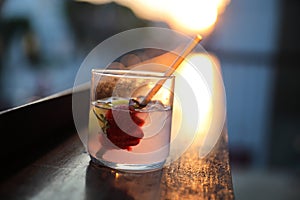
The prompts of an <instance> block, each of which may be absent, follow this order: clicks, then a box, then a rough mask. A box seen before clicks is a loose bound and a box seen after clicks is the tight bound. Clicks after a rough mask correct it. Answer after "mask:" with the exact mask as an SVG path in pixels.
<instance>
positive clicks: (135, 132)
mask: <svg viewBox="0 0 300 200" xmlns="http://www.w3.org/2000/svg"><path fill="white" fill-rule="evenodd" d="M129 116H130V117H131V119H130V118H129ZM105 118H106V120H107V121H108V125H109V127H108V128H107V130H106V134H107V138H108V139H109V140H110V141H111V142H112V143H113V144H114V145H116V146H118V147H119V148H121V149H127V150H131V148H132V146H136V145H138V144H139V143H140V139H141V138H143V137H144V133H143V131H142V129H141V128H140V127H141V126H142V125H143V124H144V123H145V121H144V120H143V119H141V118H139V117H138V116H137V112H136V111H135V110H132V109H129V108H128V105H118V106H115V107H114V109H113V110H109V111H107V113H106V115H105Z"/></svg>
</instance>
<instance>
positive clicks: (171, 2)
mask: <svg viewBox="0 0 300 200" xmlns="http://www.w3.org/2000/svg"><path fill="white" fill-rule="evenodd" d="M78 1H88V2H91V3H107V2H109V1H112V0H78ZM114 1H115V2H116V3H118V4H121V5H124V6H127V7H129V8H131V9H132V10H133V11H134V12H135V14H136V15H138V16H139V17H141V18H145V19H148V20H157V21H164V22H166V23H168V24H169V26H170V27H172V28H174V29H177V30H179V31H182V32H185V33H187V34H195V33H199V34H202V35H204V36H205V35H207V34H209V33H210V32H211V31H212V30H213V28H214V25H215V23H216V21H217V18H218V15H219V14H221V13H222V12H223V11H224V9H225V7H226V6H227V5H228V3H229V2H230V0H185V1H182V0H134V1H124V0H114Z"/></svg>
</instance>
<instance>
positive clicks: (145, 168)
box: [90, 155, 165, 173]
mask: <svg viewBox="0 0 300 200" xmlns="http://www.w3.org/2000/svg"><path fill="white" fill-rule="evenodd" d="M90 157H91V161H92V162H93V163H95V164H97V165H101V166H105V167H110V168H112V169H116V170H119V171H122V172H130V173H145V172H152V171H156V170H160V169H162V168H163V166H164V164H165V161H162V162H158V163H153V164H118V163H113V162H108V161H103V160H101V161H100V160H98V159H97V158H95V157H93V156H91V155H90Z"/></svg>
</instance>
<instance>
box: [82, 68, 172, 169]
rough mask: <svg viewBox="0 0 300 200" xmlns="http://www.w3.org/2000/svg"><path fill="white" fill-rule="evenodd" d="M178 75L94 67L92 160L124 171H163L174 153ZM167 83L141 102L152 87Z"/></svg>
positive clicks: (91, 113)
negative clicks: (169, 156) (172, 130)
mask: <svg viewBox="0 0 300 200" xmlns="http://www.w3.org/2000/svg"><path fill="white" fill-rule="evenodd" d="M174 81H175V76H173V75H172V76H164V74H163V73H158V72H148V71H132V70H100V69H93V70H92V79H91V97H90V100H91V102H90V113H89V135H88V151H89V154H90V156H91V159H92V161H93V162H96V163H98V164H102V165H105V166H107V167H110V168H114V169H118V170H121V171H130V172H145V171H153V170H157V169H161V168H162V167H163V165H164V163H165V161H166V159H167V157H168V155H169V149H170V137H171V123H172V108H173V98H174V93H173V92H174ZM158 83H160V84H161V85H162V87H161V88H160V89H159V90H158V91H157V92H156V93H155V95H154V96H153V97H152V98H151V100H150V101H149V102H148V103H147V104H146V105H143V106H141V105H140V103H141V102H142V101H143V99H144V98H145V97H146V96H147V94H149V92H150V91H151V89H152V88H153V87H154V86H155V85H156V84H158Z"/></svg>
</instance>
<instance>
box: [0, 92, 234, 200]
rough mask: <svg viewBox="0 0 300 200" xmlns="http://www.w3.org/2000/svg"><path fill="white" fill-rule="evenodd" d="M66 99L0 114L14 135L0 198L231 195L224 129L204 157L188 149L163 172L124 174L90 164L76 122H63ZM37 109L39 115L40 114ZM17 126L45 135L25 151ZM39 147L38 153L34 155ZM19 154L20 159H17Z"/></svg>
mask: <svg viewBox="0 0 300 200" xmlns="http://www.w3.org/2000/svg"><path fill="white" fill-rule="evenodd" d="M70 102H71V94H70V92H65V93H62V94H59V95H56V96H53V97H49V98H46V99H43V100H42V101H39V102H37V103H34V104H30V105H27V106H23V107H21V108H17V109H13V110H10V111H7V112H3V113H0V125H1V127H4V128H5V126H7V127H10V133H11V134H10V135H12V136H5V137H6V138H4V139H6V140H5V141H12V139H13V138H14V140H13V141H16V143H17V145H18V147H16V149H15V150H11V149H10V151H8V152H7V154H9V155H10V156H7V154H5V152H4V153H3V152H2V154H1V159H2V161H3V162H2V163H1V164H2V165H4V166H6V168H5V170H4V171H3V170H2V175H1V177H2V182H1V184H0V199H45V200H46V199H47V200H48V199H49V200H55V199H72V200H76V199H86V200H88V199H142V200H147V199H151V200H153V199H170V200H171V199H172V200H173V199H200V200H202V199H222V200H226V199H234V193H233V186H232V177H231V170H230V164H229V153H228V147H227V145H228V141H227V129H226V128H224V130H223V132H222V135H221V137H220V138H219V140H218V142H217V145H216V146H215V147H214V149H213V150H212V151H211V152H210V153H209V154H208V155H207V156H206V157H204V158H202V159H201V158H199V157H198V155H197V154H194V153H191V151H190V150H188V151H187V152H185V153H184V154H183V156H181V157H180V159H178V160H177V161H175V162H174V163H172V164H171V165H169V166H166V167H165V168H163V169H162V170H159V171H155V172H149V173H143V174H130V173H123V172H118V171H115V170H112V169H109V168H106V167H100V166H96V165H94V164H93V163H90V158H89V156H88V154H87V153H86V152H85V150H84V147H83V145H82V143H81V141H80V139H79V137H78V135H77V134H76V131H75V129H74V124H73V125H72V126H71V125H70V120H69V119H68V120H66V118H70V117H71V116H72V113H71V111H72V110H71V107H70V104H71V103H70ZM53 106H54V107H55V108H56V109H58V110H59V113H60V117H59V116H56V115H51V114H48V113H52V112H54V111H53ZM42 111H43V112H42ZM41 112H42V113H43V114H42V116H40V115H38V113H41ZM26 113H27V116H28V117H24V114H26ZM29 113H30V114H29ZM43 117H45V118H44V120H43ZM39 118H40V119H39ZM21 119H23V120H25V122H20V123H21V125H19V126H18V125H17V124H16V123H13V122H11V121H12V120H13V121H14V122H16V121H18V120H21ZM62 119H64V120H62ZM33 120H35V123H34V124H36V123H42V125H37V127H36V128H32V127H34V126H32V125H30V123H33V122H32V121H33ZM62 121H64V122H62ZM54 122H56V123H54ZM13 124H14V125H15V126H13ZM28 124H29V125H28ZM12 126H13V127H12ZM40 126H41V127H42V128H43V129H40V128H41V127H40ZM60 126H61V127H60ZM55 127H56V128H55ZM59 127H60V128H59ZM54 128H55V129H54ZM2 130H3V129H2ZM21 130H23V133H24V132H26V131H28V130H30V131H31V133H30V134H29V135H30V136H31V137H35V138H36V137H37V135H41V134H42V135H43V137H40V138H41V139H40V140H37V141H35V142H32V143H31V144H30V146H31V147H32V148H30V150H27V149H28V146H26V145H24V143H25V144H28V141H31V140H30V138H29V139H28V138H27V137H24V138H23V141H19V140H17V138H18V137H17V136H18V134H20V131H21ZM38 130H39V131H38ZM41 130H44V132H43V131H41ZM35 132H36V133H35ZM21 133H22V132H21ZM50 138H56V139H52V140H50ZM57 138H58V139H57ZM27 140H28V141H27ZM48 140H50V142H48V143H50V144H51V145H48V147H47V148H46V147H43V148H42V147H41V145H40V144H41V142H43V144H48V143H47V142H45V141H48ZM29 143H30V142H29ZM44 146H47V145H44ZM4 148H6V149H7V148H9V145H7V146H5V147H1V149H0V150H1V151H5V149H4ZM37 148H40V149H41V150H40V149H37ZM25 149H26V150H25ZM39 151H41V152H42V153H34V152H39ZM20 152H22V153H20ZM24 152H25V153H24ZM20 155H22V156H23V161H18V158H22V157H21V156H20ZM24 158H25V159H24ZM3 159H5V160H3ZM21 160H22V159H21ZM16 165H17V166H19V167H16ZM6 172H7V174H6Z"/></svg>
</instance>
